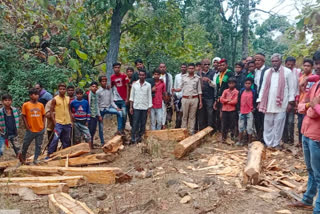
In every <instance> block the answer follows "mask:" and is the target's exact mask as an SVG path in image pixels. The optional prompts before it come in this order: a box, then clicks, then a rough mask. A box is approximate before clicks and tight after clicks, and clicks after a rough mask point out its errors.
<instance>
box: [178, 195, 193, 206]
mask: <svg viewBox="0 0 320 214" xmlns="http://www.w3.org/2000/svg"><path fill="white" fill-rule="evenodd" d="M191 199H192V198H191V196H190V195H187V196H184V197H183V198H182V199H181V200H180V203H181V204H186V203H188V202H189V201H191Z"/></svg>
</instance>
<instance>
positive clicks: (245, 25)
mask: <svg viewBox="0 0 320 214" xmlns="http://www.w3.org/2000/svg"><path fill="white" fill-rule="evenodd" d="M249 16H250V11H249V0H243V11H242V15H241V25H242V57H247V56H248V55H249V48H248V44H249Z"/></svg>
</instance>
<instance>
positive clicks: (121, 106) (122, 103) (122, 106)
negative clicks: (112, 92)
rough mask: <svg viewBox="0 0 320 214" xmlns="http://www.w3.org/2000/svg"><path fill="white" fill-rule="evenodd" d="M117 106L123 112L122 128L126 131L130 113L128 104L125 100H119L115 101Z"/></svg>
mask: <svg viewBox="0 0 320 214" xmlns="http://www.w3.org/2000/svg"><path fill="white" fill-rule="evenodd" d="M115 104H116V105H117V106H118V108H119V109H121V111H122V128H123V129H124V127H126V122H127V113H128V111H127V106H126V102H125V101H124V100H117V101H115ZM119 131H120V130H119Z"/></svg>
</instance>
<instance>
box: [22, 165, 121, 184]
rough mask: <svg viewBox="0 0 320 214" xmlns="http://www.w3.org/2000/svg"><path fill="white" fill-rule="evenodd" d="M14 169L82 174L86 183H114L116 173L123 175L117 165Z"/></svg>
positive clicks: (43, 173)
mask: <svg viewBox="0 0 320 214" xmlns="http://www.w3.org/2000/svg"><path fill="white" fill-rule="evenodd" d="M16 171H18V172H19V171H20V172H26V173H31V174H33V175H35V176H53V175H63V176H84V177H86V178H87V180H88V183H95V184H114V183H115V182H116V178H117V176H118V175H121V176H123V173H122V171H121V169H119V168H117V167H50V166H21V167H19V168H17V169H16Z"/></svg>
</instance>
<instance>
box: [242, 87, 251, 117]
mask: <svg viewBox="0 0 320 214" xmlns="http://www.w3.org/2000/svg"><path fill="white" fill-rule="evenodd" d="M240 99H241V103H240V113H241V114H249V113H250V112H252V110H253V92H252V91H251V90H250V91H246V90H244V91H243V92H242V94H241V98H240Z"/></svg>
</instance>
